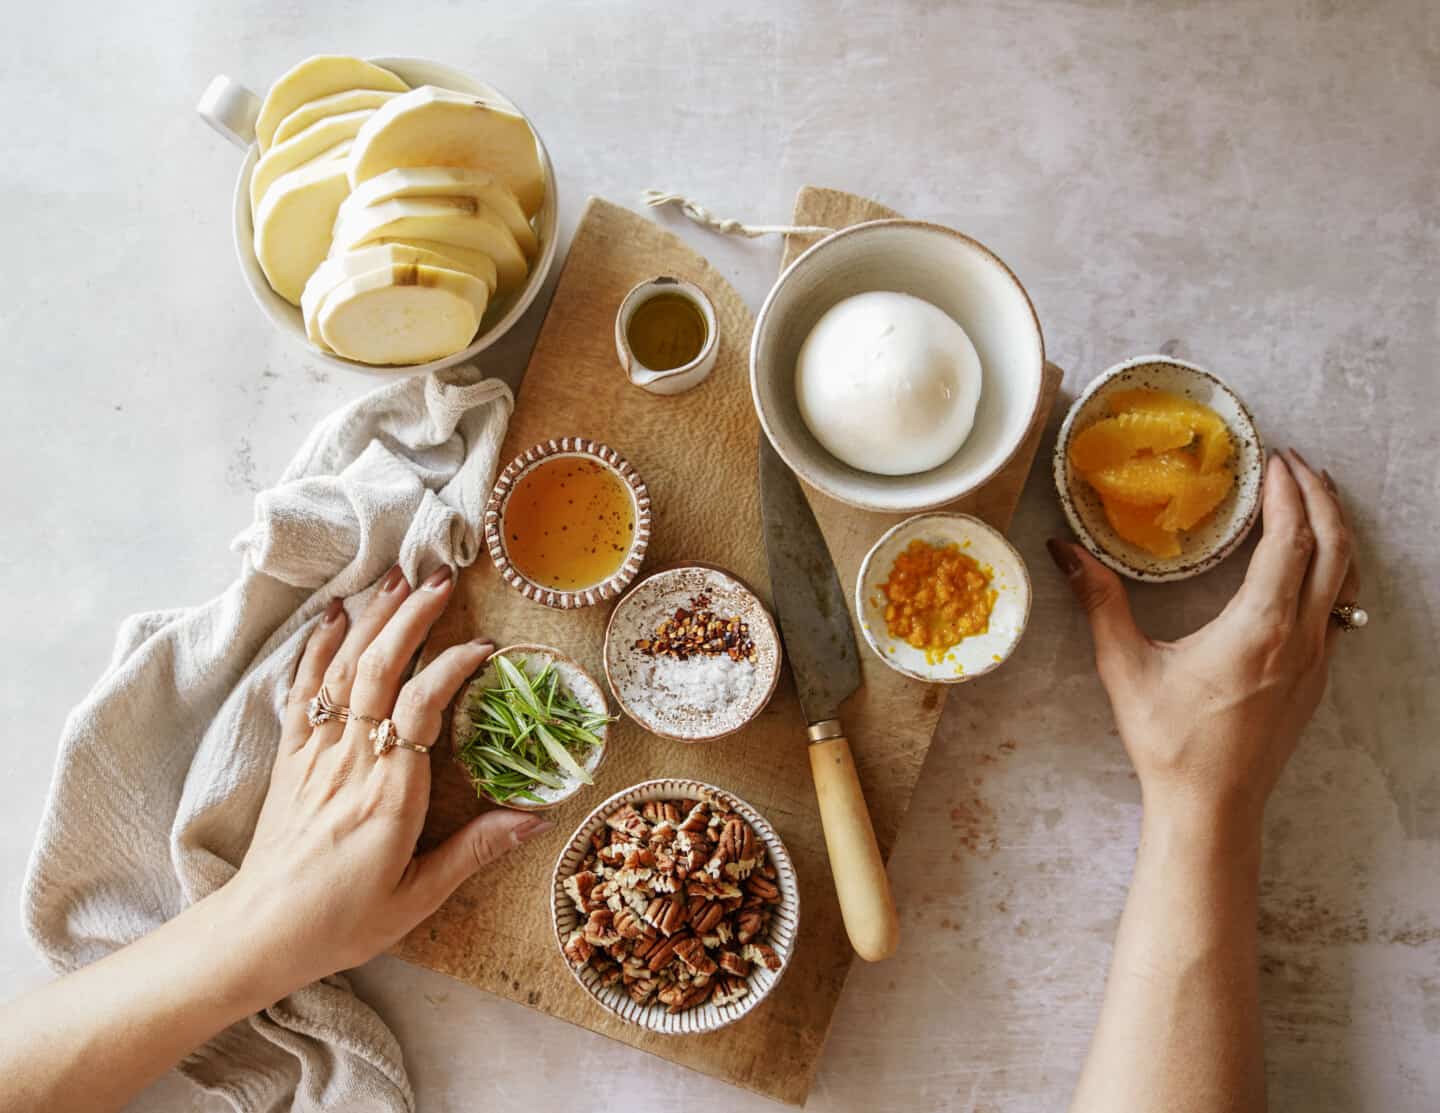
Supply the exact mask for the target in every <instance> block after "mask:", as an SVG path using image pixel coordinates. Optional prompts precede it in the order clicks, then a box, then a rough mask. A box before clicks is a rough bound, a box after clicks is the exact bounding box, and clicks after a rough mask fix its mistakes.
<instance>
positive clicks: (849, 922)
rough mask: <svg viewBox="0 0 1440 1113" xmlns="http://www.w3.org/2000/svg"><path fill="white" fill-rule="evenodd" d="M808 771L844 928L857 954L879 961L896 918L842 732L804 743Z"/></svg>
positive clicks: (894, 932) (894, 936) (896, 928)
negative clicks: (831, 736)
mask: <svg viewBox="0 0 1440 1113" xmlns="http://www.w3.org/2000/svg"><path fill="white" fill-rule="evenodd" d="M810 771H811V773H813V774H814V776H815V795H816V796H817V797H819V800H820V823H821V826H822V827H823V828H824V830H825V847H826V849H827V850H828V851H829V852H830V872H831V874H832V875H834V878H835V893H836V895H837V896H838V897H839V898H840V914H841V916H842V917H843V918H844V920H845V931H846V933H847V934H848V935H849V936H850V944H851V946H853V947H854V948H855V953H856V954H857V955H859V956H860V957H861V958H863V959H864V960H865V961H866V962H879V961H880V960H881V959H885V958H889V957H890V956H891V955H893V954H894V953H895V948H896V947H897V946H898V945H899V943H900V922H899V919H898V917H897V916H896V915H895V899H894V898H893V897H892V896H891V895H890V878H889V877H888V876H887V875H886V873H885V862H884V860H883V859H882V858H881V857H880V847H879V845H877V844H876V842H875V828H874V827H873V826H872V825H871V823H870V811H869V809H868V808H867V807H866V806H865V794H864V792H862V791H861V789H860V778H859V777H858V776H857V775H856V773H855V759H854V758H853V757H852V756H851V755H850V743H849V742H848V741H847V740H846V739H845V738H844V736H839V737H835V738H827V739H825V740H824V741H822V742H812V743H810Z"/></svg>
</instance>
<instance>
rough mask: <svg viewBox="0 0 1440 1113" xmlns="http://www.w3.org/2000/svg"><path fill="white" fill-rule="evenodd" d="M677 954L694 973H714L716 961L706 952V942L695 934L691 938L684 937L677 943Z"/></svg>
mask: <svg viewBox="0 0 1440 1113" xmlns="http://www.w3.org/2000/svg"><path fill="white" fill-rule="evenodd" d="M675 955H676V957H678V958H679V959H680V961H681V962H683V963H684V964H685V965H686V966H688V967H689V968H690V972H691V973H692V974H705V975H709V974H713V973H715V963H714V961H713V960H712V959H711V958H710V956H709V955H707V954H706V953H705V944H703V943H701V942H700V940H698V939H696V938H694V937H693V936H692V937H691V938H689V939H682V940H680V941H679V942H678V943H676V945H675Z"/></svg>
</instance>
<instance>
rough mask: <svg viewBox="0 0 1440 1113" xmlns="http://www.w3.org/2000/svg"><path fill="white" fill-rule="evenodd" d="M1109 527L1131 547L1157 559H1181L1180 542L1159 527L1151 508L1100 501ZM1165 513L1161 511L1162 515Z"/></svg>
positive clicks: (1108, 500) (1153, 509) (1172, 534)
mask: <svg viewBox="0 0 1440 1113" xmlns="http://www.w3.org/2000/svg"><path fill="white" fill-rule="evenodd" d="M1101 502H1102V504H1103V505H1104V507H1105V517H1106V518H1108V519H1109V520H1110V525H1111V527H1112V528H1113V529H1114V530H1115V532H1116V533H1118V534H1119V535H1120V536H1121V537H1123V538H1124V539H1125V540H1126V541H1128V542H1130V544H1132V545H1136V546H1138V547H1139V548H1142V549H1144V550H1145V551H1146V552H1147V553H1150V554H1152V555H1154V556H1157V557H1173V556H1179V555H1180V541H1179V539H1178V538H1176V536H1175V534H1174V533H1173V532H1172V531H1170V530H1168V529H1164V528H1162V527H1161V526H1160V524H1159V522H1158V521H1157V520H1156V515H1155V508H1154V507H1153V506H1131V505H1129V504H1128V503H1124V502H1119V501H1117V500H1116V499H1102V500H1101ZM1164 513H1166V512H1165V511H1161V514H1162V515H1163V514H1164Z"/></svg>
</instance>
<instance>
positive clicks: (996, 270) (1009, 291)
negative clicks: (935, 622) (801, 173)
mask: <svg viewBox="0 0 1440 1113" xmlns="http://www.w3.org/2000/svg"><path fill="white" fill-rule="evenodd" d="M873 290H890V291H895V292H898V293H902V294H911V295H913V296H915V297H918V298H922V299H924V300H925V301H928V302H930V303H931V304H932V305H935V306H937V307H939V308H940V309H941V310H943V311H944V312H945V313H947V314H948V315H949V316H950V317H951V318H952V319H953V320H955V321H956V322H957V323H958V324H959V325H960V327H961V328H963V329H964V330H965V332H966V335H968V336H969V337H970V340H971V342H972V343H973V344H974V345H975V351H976V354H977V355H978V356H979V357H980V371H981V387H980V403H979V407H978V408H977V409H976V411H975V424H974V427H973V428H972V429H971V431H970V435H969V436H968V437H966V439H965V443H964V444H963V445H961V446H960V449H959V451H957V452H956V453H955V454H954V455H953V456H951V457H950V458H949V459H948V460H946V461H945V463H943V464H941V465H940V466H939V467H936V468H931V469H930V470H929V471H926V472H921V473H919V474H917V475H875V474H873V473H870V472H864V471H860V470H859V469H858V468H853V467H851V466H850V465H848V464H845V463H842V462H841V461H840V460H838V459H836V458H835V457H834V456H832V455H831V454H830V453H829V452H827V451H826V450H825V449H824V448H823V447H821V445H820V442H819V441H818V440H816V439H815V436H814V434H812V433H811V432H810V430H809V429H808V428H807V427H806V425H805V422H804V420H803V419H802V418H801V416H800V407H799V404H798V403H797V401H796V397H795V365H796V361H797V359H798V357H799V353H800V347H801V345H802V344H803V343H804V342H805V338H806V337H807V336H809V335H810V330H811V329H812V328H814V326H815V323H816V322H817V321H818V320H819V319H820V317H821V316H822V315H823V314H824V313H825V311H826V310H828V309H829V308H830V307H831V306H833V305H834V304H835V303H836V302H839V301H841V300H842V299H844V298H848V297H850V296H852V295H854V294H862V293H868V292H870V291H873ZM1044 368H1045V341H1044V337H1043V336H1042V335H1041V332H1040V319H1039V317H1037V316H1036V314H1035V307H1034V306H1033V305H1031V303H1030V297H1029V295H1028V294H1027V293H1026V292H1025V287H1023V286H1022V285H1021V284H1020V280H1019V279H1018V278H1016V277H1015V274H1014V272H1013V271H1011V270H1010V268H1009V267H1007V266H1006V265H1005V264H1004V263H1003V262H1001V260H1000V258H999V256H997V255H996V254H995V253H994V252H992V251H991V250H990V249H989V248H987V247H985V245H984V244H981V243H979V242H978V241H976V240H973V239H971V238H970V237H969V236H966V235H964V234H962V233H960V232H957V231H955V230H954V229H953V228H946V227H943V226H942V225H939V224H927V223H925V222H924V221H919V220H876V221H871V222H869V223H867V224H857V225H855V226H853V227H851V228H844V229H841V230H840V231H838V232H835V233H832V234H831V235H829V236H826V237H825V238H824V239H823V240H821V241H820V242H819V243H817V244H815V245H814V246H813V247H811V248H810V249H809V250H808V251H806V252H805V253H804V254H803V255H801V256H800V257H799V258H798V259H796V260H795V261H794V262H793V263H791V264H790V266H788V267H786V268H785V271H784V273H783V274H781V275H780V278H779V280H778V281H777V282H776V283H775V286H774V288H772V289H771V291H770V294H769V296H768V297H767V298H766V299H765V304H764V305H763V306H762V307H761V309H760V316H759V317H758V319H757V320H756V322H755V333H754V337H753V339H752V341H751V345H750V389H751V392H752V394H753V395H754V400H755V410H756V412H757V413H758V414H759V416H760V424H761V426H762V427H763V428H764V430H765V435H766V436H768V437H769V438H770V443H771V444H773V445H774V446H775V451H776V452H777V453H779V454H780V458H781V459H783V460H784V461H785V463H787V464H788V465H789V466H790V469H791V470H792V471H794V472H795V474H796V475H798V476H799V477H800V478H801V479H803V480H805V482H806V483H809V484H810V485H811V486H812V487H815V488H816V489H818V490H820V491H823V492H824V493H825V494H827V495H829V496H831V497H832V498H836V499H839V500H840V501H841V502H844V503H848V504H849V505H851V506H858V507H860V508H861V509H862V510H878V511H883V512H889V513H905V512H914V511H918V510H935V509H938V508H940V507H942V506H945V505H947V504H949V503H952V502H954V501H955V500H956V499H960V498H963V497H964V496H965V495H968V494H969V493H971V492H972V491H974V490H976V489H978V488H979V487H982V486H984V485H985V484H986V483H987V482H989V480H990V479H991V478H992V477H993V476H995V475H996V474H997V473H999V471H1000V469H1001V468H1003V467H1004V466H1005V465H1006V464H1007V463H1008V462H1009V461H1010V458H1011V457H1012V456H1014V455H1015V453H1016V451H1018V449H1019V448H1020V445H1021V443H1022V442H1023V441H1024V439H1025V434H1026V432H1027V431H1028V430H1029V428H1030V423H1031V421H1032V420H1033V419H1034V417H1035V412H1036V410H1037V409H1038V408H1039V405H1040V389H1041V386H1042V384H1043V382H1044Z"/></svg>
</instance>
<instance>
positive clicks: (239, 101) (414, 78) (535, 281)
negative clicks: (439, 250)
mask: <svg viewBox="0 0 1440 1113" xmlns="http://www.w3.org/2000/svg"><path fill="white" fill-rule="evenodd" d="M369 61H371V62H374V63H375V64H376V65H377V66H384V67H385V68H386V69H387V70H392V71H393V72H394V73H396V74H398V75H399V77H400V78H401V79H402V80H403V81H404V82H405V83H406V84H407V85H409V86H410V87H411V88H412V89H413V88H415V87H417V86H420V85H435V86H437V87H439V88H442V89H452V90H454V91H455V92H459V93H471V94H473V95H475V96H478V97H484V98H485V99H486V100H488V101H490V102H492V103H494V104H498V105H500V106H501V107H503V108H506V109H508V110H509V111H511V112H514V113H517V114H518V115H520V116H525V113H524V112H523V111H521V109H520V108H519V107H518V106H517V105H516V104H515V102H514V101H512V100H511V99H510V98H509V97H507V96H506V95H505V94H504V93H502V92H500V90H498V89H496V88H495V87H494V86H492V85H487V84H486V83H485V82H483V81H480V80H479V79H477V78H474V77H471V76H469V75H468V74H465V73H462V72H461V71H459V70H457V69H454V68H452V67H450V66H447V65H444V64H442V63H440V62H432V61H429V60H427V59H423V58H371V59H369ZM259 109H260V98H259V97H257V96H256V95H255V94H254V93H252V92H250V90H248V89H246V88H245V87H244V86H243V85H240V84H239V83H238V82H235V81H232V80H231V79H230V78H228V77H225V76H223V75H221V76H219V77H216V78H215V79H214V80H213V81H211V82H210V86H209V88H207V89H206V90H205V93H204V94H203V95H202V96H201V98H200V102H199V104H198V105H196V110H197V111H198V112H199V113H200V116H201V117H202V118H203V119H204V120H205V122H206V123H208V124H209V125H210V126H211V127H213V128H214V129H215V130H216V131H217V132H219V133H220V134H221V135H223V136H224V137H225V138H226V139H229V140H230V141H231V142H232V143H234V144H235V145H236V146H237V147H240V148H242V149H244V151H245V161H244V162H243V163H242V164H241V166H240V175H239V177H238V178H237V179H236V182H235V194H234V200H233V209H234V212H233V215H232V220H233V222H234V237H235V255H236V257H237V258H238V259H239V260H240V271H241V273H242V274H243V275H244V276H245V284H246V285H247V286H249V287H250V293H251V295H252V296H253V297H254V298H255V303H256V304H257V305H258V306H260V309H261V311H262V312H263V313H264V314H265V316H266V317H268V318H269V319H270V323H271V324H273V325H274V326H275V327H276V328H277V329H279V330H280V331H281V332H283V333H285V334H286V335H287V336H289V337H291V338H292V339H293V340H294V341H295V342H296V343H297V344H302V345H304V347H305V349H306V350H307V351H308V352H309V353H310V355H311V356H312V357H313V358H315V359H318V360H320V361H321V362H322V363H326V364H329V365H331V366H333V367H341V368H344V369H345V370H347V371H364V372H367V373H369V374H372V375H375V374H378V375H387V376H394V375H397V374H400V375H416V374H422V373H424V372H427V371H438V370H440V369H441V368H442V367H451V366H453V365H455V364H457V363H464V362H465V361H466V360H468V359H471V358H473V357H474V356H476V355H478V354H479V353H480V352H483V351H484V350H485V349H486V348H488V347H490V346H491V345H492V344H494V343H495V342H496V341H497V340H499V339H500V338H501V337H502V336H504V335H505V333H506V332H508V331H509V330H510V329H511V327H513V326H514V325H515V323H516V322H517V321H519V320H520V318H521V317H522V316H524V314H525V310H526V309H528V308H529V307H530V304H531V302H533V301H534V300H535V297H536V295H537V294H539V293H540V288H541V287H542V286H543V285H544V284H545V278H546V276H547V275H548V274H549V272H550V267H551V265H552V264H553V263H554V262H555V252H556V248H557V246H558V244H559V223H560V219H559V217H560V208H559V202H558V200H557V198H556V195H555V167H554V166H553V165H551V162H550V154H549V152H548V151H546V149H545V143H544V141H543V140H542V139H541V138H540V133H539V132H538V131H536V129H535V125H534V123H533V122H531V121H530V118H529V117H528V116H525V119H526V122H527V123H530V131H531V132H532V133H533V134H534V136H535V146H536V149H537V150H538V152H539V155H540V167H541V169H542V170H543V171H544V174H545V200H544V202H543V203H542V204H541V206H540V211H539V212H538V213H537V214H536V216H535V222H534V223H535V235H536V237H537V238H538V239H539V241H540V247H539V251H537V252H536V255H535V259H534V261H533V263H532V264H531V267H530V273H529V275H528V276H527V277H526V279H525V284H524V285H523V286H521V287H520V289H518V290H516V291H515V292H514V293H512V294H510V295H509V296H508V297H505V298H500V299H497V300H496V301H495V302H494V303H493V304H492V305H490V306H488V307H487V308H486V310H485V317H484V319H483V320H482V321H481V322H480V331H479V332H477V333H476V334H475V337H474V339H472V340H471V341H470V343H469V344H468V345H466V346H465V347H464V348H462V349H461V350H460V351H458V352H454V353H452V354H450V355H448V356H445V357H443V358H441V359H436V360H431V361H430V362H429V363H417V364H412V365H409V366H404V367H398V366H397V367H377V366H372V365H370V364H366V363H359V362H356V361H355V360H349V359H345V358H344V357H343V356H338V355H336V354H334V353H333V352H323V351H321V350H320V349H319V348H317V347H315V345H314V344H312V343H311V342H310V339H309V337H308V336H306V335H305V321H304V318H303V317H301V315H300V310H299V309H297V308H296V307H295V306H293V305H291V304H290V303H289V302H288V301H286V300H285V299H284V298H282V297H281V296H280V295H279V294H277V293H276V292H275V291H274V290H272V289H271V288H270V283H269V282H267V281H266V280H265V273H264V271H262V270H261V269H260V262H259V260H257V259H256V258H255V246H254V245H255V225H254V222H253V221H252V220H251V214H250V174H251V172H252V171H253V170H254V169H255V163H256V161H257V159H258V158H259V149H258V148H257V147H256V145H255V116H256V114H257V113H258V111H259Z"/></svg>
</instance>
